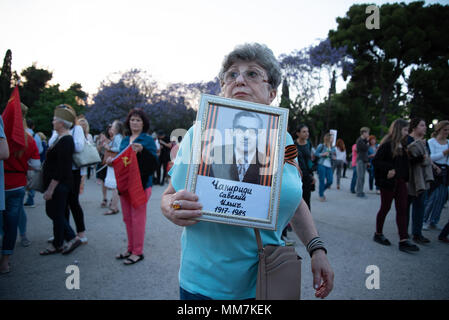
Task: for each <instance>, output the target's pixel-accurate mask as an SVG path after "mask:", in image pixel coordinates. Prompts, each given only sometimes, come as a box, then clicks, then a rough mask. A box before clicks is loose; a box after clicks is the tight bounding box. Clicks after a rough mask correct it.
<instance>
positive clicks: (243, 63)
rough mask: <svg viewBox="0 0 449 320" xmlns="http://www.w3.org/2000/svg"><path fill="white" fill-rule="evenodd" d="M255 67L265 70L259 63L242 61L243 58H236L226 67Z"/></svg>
mask: <svg viewBox="0 0 449 320" xmlns="http://www.w3.org/2000/svg"><path fill="white" fill-rule="evenodd" d="M250 68H255V69H259V70H262V71H264V72H267V71H266V70H265V69H264V68H263V67H262V66H261V65H260V64H258V63H257V62H256V61H244V60H237V61H235V62H234V63H233V64H231V65H230V66H229V68H228V70H230V69H250Z"/></svg>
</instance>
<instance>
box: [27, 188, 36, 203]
mask: <svg viewBox="0 0 449 320" xmlns="http://www.w3.org/2000/svg"><path fill="white" fill-rule="evenodd" d="M34 194H35V191H34V190H33V189H31V190H28V197H27V199H26V202H25V203H26V204H34Z"/></svg>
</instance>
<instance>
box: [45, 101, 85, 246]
mask: <svg viewBox="0 0 449 320" xmlns="http://www.w3.org/2000/svg"><path fill="white" fill-rule="evenodd" d="M62 106H65V108H68V109H71V110H72V111H73V113H74V114H75V116H76V112H75V109H73V107H72V106H70V105H68V104H62V105H61V108H62ZM76 121H77V120H76V119H75V120H74V124H73V127H72V129H71V130H70V134H71V135H72V137H73V142H74V144H75V151H74V152H81V151H83V149H84V144H85V142H86V138H85V135H84V131H83V128H82V127H81V126H80V125H79V124H78V123H77V122H76ZM57 138H58V134H57V133H56V131H55V130H54V131H53V135H52V137H51V138H50V141H49V144H50V145H52V144H53V143H54V142H55V141H56V139H57ZM72 173H73V180H72V183H73V186H72V187H71V188H70V193H69V197H68V201H67V208H66V214H65V217H66V219H67V221H68V222H69V221H70V212H72V216H73V220H74V221H75V225H76V232H77V236H78V237H79V238H80V240H81V243H83V244H87V237H86V226H85V223H84V212H83V208H82V207H81V204H80V200H79V196H80V186H81V176H83V175H85V174H86V168H85V167H84V168H78V167H77V166H76V165H75V163H73V164H72ZM49 241H51V240H50V239H49Z"/></svg>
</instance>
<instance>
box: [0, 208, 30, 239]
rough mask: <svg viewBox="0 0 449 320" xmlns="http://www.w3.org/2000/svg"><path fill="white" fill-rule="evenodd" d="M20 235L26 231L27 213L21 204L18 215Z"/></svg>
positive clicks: (0, 219)
mask: <svg viewBox="0 0 449 320" xmlns="http://www.w3.org/2000/svg"><path fill="white" fill-rule="evenodd" d="M2 214H3V213H0V237H3V215H2ZM18 227H19V232H20V235H21V236H23V235H24V234H26V232H27V215H26V213H25V208H24V207H23V206H22V208H21V210H20V215H19V222H18Z"/></svg>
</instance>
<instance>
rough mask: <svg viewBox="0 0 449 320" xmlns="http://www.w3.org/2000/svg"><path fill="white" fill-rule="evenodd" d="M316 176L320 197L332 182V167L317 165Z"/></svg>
mask: <svg viewBox="0 0 449 320" xmlns="http://www.w3.org/2000/svg"><path fill="white" fill-rule="evenodd" d="M318 178H319V181H320V186H319V189H318V192H319V195H320V197H324V191H325V190H326V189H328V188H329V187H330V186H331V185H332V182H333V173H332V168H330V167H326V166H323V165H321V164H319V165H318Z"/></svg>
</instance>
